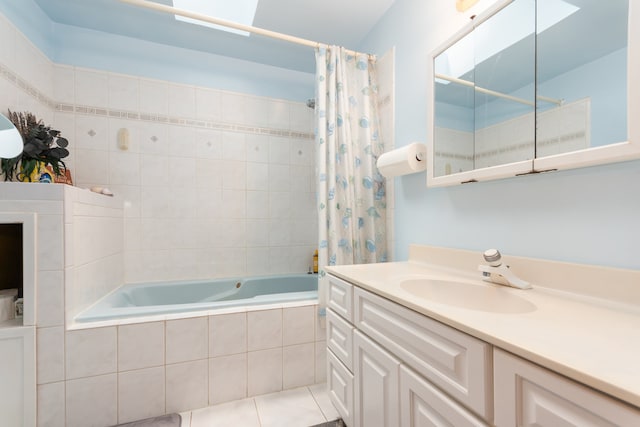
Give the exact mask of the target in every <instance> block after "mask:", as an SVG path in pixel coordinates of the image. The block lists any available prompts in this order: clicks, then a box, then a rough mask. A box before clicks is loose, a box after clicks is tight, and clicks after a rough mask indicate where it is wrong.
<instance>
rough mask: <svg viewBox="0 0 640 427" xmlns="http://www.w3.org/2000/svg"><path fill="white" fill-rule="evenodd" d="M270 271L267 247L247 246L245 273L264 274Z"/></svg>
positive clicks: (251, 274) (250, 274)
mask: <svg viewBox="0 0 640 427" xmlns="http://www.w3.org/2000/svg"><path fill="white" fill-rule="evenodd" d="M269 273H270V265H269V248H267V247H262V248H249V247H248V248H247V275H248V276H266V275H268V274H269Z"/></svg>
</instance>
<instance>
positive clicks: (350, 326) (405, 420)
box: [327, 276, 493, 427]
mask: <svg viewBox="0 0 640 427" xmlns="http://www.w3.org/2000/svg"><path fill="white" fill-rule="evenodd" d="M329 281H330V285H329V289H330V290H329V299H328V302H327V306H328V309H327V347H328V356H327V361H328V362H327V364H328V380H327V381H328V389H329V397H330V399H331V400H332V402H333V403H334V405H335V406H336V409H337V410H338V412H339V413H340V415H341V416H342V418H343V420H344V421H345V423H346V424H347V426H349V427H353V426H357V427H378V426H380V427H383V426H384V427H396V426H398V425H402V426H421V425H425V426H426V425H434V423H436V425H438V423H440V424H442V423H444V424H445V425H446V424H447V423H448V424H449V425H455V426H487V425H490V424H492V421H493V400H492V396H493V394H492V387H491V384H492V375H493V374H492V365H491V346H490V345H489V344H487V343H484V342H482V341H480V340H477V339H475V338H473V337H470V336H469V335H466V334H463V333H461V332H459V331H457V330H455V329H453V328H450V327H448V326H446V325H443V324H441V323H439V322H437V321H434V320H432V319H429V318H427V317H425V316H423V315H421V314H418V313H416V312H414V311H412V310H409V309H407V308H405V307H402V306H400V305H399V304H396V303H394V302H391V301H389V300H386V299H384V298H381V297H379V296H377V295H374V294H372V293H370V292H368V291H365V290H363V289H360V288H358V287H354V286H352V285H351V284H349V283H347V282H345V281H344V280H341V279H338V278H335V277H333V276H330V280H329ZM338 311H339V312H340V313H343V314H344V316H343V315H340V314H338ZM350 390H352V394H349V391H350Z"/></svg>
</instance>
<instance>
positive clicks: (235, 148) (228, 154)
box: [222, 132, 247, 162]
mask: <svg viewBox="0 0 640 427" xmlns="http://www.w3.org/2000/svg"><path fill="white" fill-rule="evenodd" d="M222 158H223V159H225V160H234V161H242V162H244V161H245V160H246V158H247V146H246V137H245V134H244V133H240V132H222Z"/></svg>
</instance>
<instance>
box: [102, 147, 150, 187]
mask: <svg viewBox="0 0 640 427" xmlns="http://www.w3.org/2000/svg"><path fill="white" fill-rule="evenodd" d="M108 156H109V186H110V187H109V188H110V189H111V190H112V191H113V186H114V185H128V186H140V175H141V174H140V171H141V168H140V166H141V161H142V160H144V157H143V159H141V158H140V155H139V154H138V153H132V152H129V151H111V152H109V154H108ZM142 164H144V163H142ZM144 165H145V167H144V168H142V171H143V172H144V171H145V170H147V167H148V166H147V165H146V164H144ZM114 194H115V193H114Z"/></svg>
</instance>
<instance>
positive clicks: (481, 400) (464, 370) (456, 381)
mask: <svg viewBox="0 0 640 427" xmlns="http://www.w3.org/2000/svg"><path fill="white" fill-rule="evenodd" d="M354 318H355V322H354V326H355V327H356V328H357V329H359V330H362V331H363V332H364V333H366V334H367V335H368V336H370V337H371V338H373V339H374V340H376V341H377V342H379V343H380V345H381V346H383V347H385V348H387V349H388V350H389V351H390V352H392V353H393V354H394V355H396V356H397V357H398V358H399V359H400V360H402V361H403V362H404V363H406V364H407V365H408V366H409V367H411V368H412V369H414V370H415V371H416V372H418V373H419V374H420V375H422V376H424V377H426V378H427V379H428V380H430V381H431V382H433V383H434V384H435V385H437V386H438V387H440V388H442V390H444V391H445V392H446V393H447V394H449V395H451V396H452V397H454V398H455V399H457V400H458V401H459V402H461V403H462V404H463V405H465V406H467V407H469V408H470V409H472V410H473V411H474V412H476V413H477V414H479V415H480V416H481V417H483V418H484V419H487V420H492V419H493V400H492V396H493V393H492V373H491V345H489V344H487V343H485V342H483V341H480V340H478V339H476V338H473V337H471V336H469V335H467V334H465V333H462V332H460V331H457V330H455V329H453V328H451V327H449V326H446V325H443V324H442V323H440V322H437V321H435V320H432V319H429V318H427V317H425V316H423V315H422V314H419V313H416V312H414V311H412V310H409V309H407V308H405V307H401V306H399V305H398V304H395V303H394V302H391V301H389V300H386V299H384V298H381V297H379V296H377V295H373V294H371V293H370V292H367V291H365V290H362V289H360V288H355V289H354Z"/></svg>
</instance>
